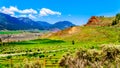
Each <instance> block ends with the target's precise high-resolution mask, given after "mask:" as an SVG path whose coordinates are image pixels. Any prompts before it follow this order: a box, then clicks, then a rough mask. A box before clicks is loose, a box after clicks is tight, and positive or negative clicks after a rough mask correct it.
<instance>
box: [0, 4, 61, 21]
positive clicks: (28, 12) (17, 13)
mask: <svg viewBox="0 0 120 68" xmlns="http://www.w3.org/2000/svg"><path fill="white" fill-rule="evenodd" d="M0 12H2V13H5V14H9V15H11V16H12V17H29V18H31V19H39V18H40V17H42V16H49V15H57V16H58V17H59V16H60V15H61V13H60V12H58V11H52V10H50V9H48V8H42V9H40V11H39V12H38V11H37V10H34V9H32V8H30V9H23V10H21V9H18V8H17V7H15V6H10V7H5V6H3V7H0Z"/></svg>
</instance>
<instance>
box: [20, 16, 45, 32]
mask: <svg viewBox="0 0 120 68" xmlns="http://www.w3.org/2000/svg"><path fill="white" fill-rule="evenodd" d="M18 19H19V20H20V21H23V22H24V23H26V24H28V25H29V26H30V29H39V30H44V29H45V28H44V27H43V26H42V25H41V24H40V23H38V22H35V21H33V20H31V19H29V18H26V17H20V18H18ZM29 26H28V27H29Z"/></svg>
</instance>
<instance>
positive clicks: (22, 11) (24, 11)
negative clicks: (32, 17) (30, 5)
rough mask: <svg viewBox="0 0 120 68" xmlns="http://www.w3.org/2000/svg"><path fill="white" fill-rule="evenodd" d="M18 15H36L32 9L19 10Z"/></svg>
mask: <svg viewBox="0 0 120 68" xmlns="http://www.w3.org/2000/svg"><path fill="white" fill-rule="evenodd" d="M19 13H22V14H37V11H36V10H34V9H25V10H19Z"/></svg>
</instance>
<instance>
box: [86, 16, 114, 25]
mask: <svg viewBox="0 0 120 68" xmlns="http://www.w3.org/2000/svg"><path fill="white" fill-rule="evenodd" d="M114 19H115V17H104V16H99V17H98V16H92V17H91V18H90V19H89V20H88V22H87V24H85V26H110V25H111V24H112V22H113V20H114Z"/></svg>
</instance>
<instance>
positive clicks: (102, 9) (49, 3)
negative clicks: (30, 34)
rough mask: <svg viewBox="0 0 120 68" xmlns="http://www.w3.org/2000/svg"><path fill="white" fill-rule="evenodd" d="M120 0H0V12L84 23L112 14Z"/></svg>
mask: <svg viewBox="0 0 120 68" xmlns="http://www.w3.org/2000/svg"><path fill="white" fill-rule="evenodd" d="M119 3H120V0H0V12H3V13H6V14H9V15H11V16H15V17H29V18H31V19H33V20H40V21H47V22H49V23H55V22H57V21H63V20H68V21H71V22H73V23H74V24H77V25H81V24H85V23H86V22H87V20H88V19H89V18H90V17H91V16H94V15H95V16H101V15H104V16H114V15H115V14H116V13H119V12H120V5H119Z"/></svg>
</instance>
